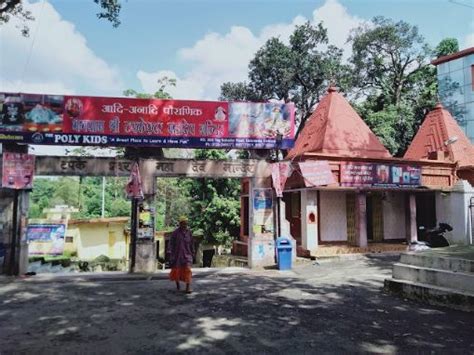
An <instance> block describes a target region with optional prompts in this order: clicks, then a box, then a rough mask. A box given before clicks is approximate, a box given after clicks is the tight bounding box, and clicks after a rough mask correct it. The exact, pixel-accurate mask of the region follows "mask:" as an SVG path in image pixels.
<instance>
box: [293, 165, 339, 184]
mask: <svg viewBox="0 0 474 355" xmlns="http://www.w3.org/2000/svg"><path fill="white" fill-rule="evenodd" d="M299 166H300V170H301V174H302V175H303V179H304V184H305V186H306V187H313V186H323V185H331V184H334V183H335V182H336V180H335V179H334V176H333V174H332V172H331V167H330V166H329V163H328V161H326V160H320V161H308V162H302V163H299Z"/></svg>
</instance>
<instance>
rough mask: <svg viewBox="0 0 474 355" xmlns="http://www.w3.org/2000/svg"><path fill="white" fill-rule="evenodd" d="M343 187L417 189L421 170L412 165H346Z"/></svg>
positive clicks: (342, 169) (342, 177)
mask: <svg viewBox="0 0 474 355" xmlns="http://www.w3.org/2000/svg"><path fill="white" fill-rule="evenodd" d="M341 185H342V186H354V187H363V186H380V187H417V186H420V185H421V168H420V167H419V166H412V165H393V164H371V163H346V164H342V165H341Z"/></svg>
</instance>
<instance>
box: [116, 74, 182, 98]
mask: <svg viewBox="0 0 474 355" xmlns="http://www.w3.org/2000/svg"><path fill="white" fill-rule="evenodd" d="M157 83H158V90H157V91H155V93H153V94H148V93H143V92H137V91H136V90H134V89H127V90H125V91H124V92H123V94H124V95H125V96H132V97H135V98H137V99H172V97H171V95H170V93H169V92H168V91H167V89H168V87H171V86H172V87H174V86H176V79H174V78H168V77H167V76H163V77H161V78H159V79H158V80H157Z"/></svg>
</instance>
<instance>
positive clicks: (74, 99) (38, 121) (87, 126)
mask: <svg viewBox="0 0 474 355" xmlns="http://www.w3.org/2000/svg"><path fill="white" fill-rule="evenodd" d="M294 134H295V124H294V105H293V104H292V103H289V104H281V103H250V102H218V101H185V100H158V99H132V98H113V97H89V96H58V95H35V94H23V93H17V94H14V93H0V142H18V143H20V142H21V143H31V144H52V145H96V146H159V147H182V148H255V149H274V148H280V149H289V148H291V147H292V146H293V143H294Z"/></svg>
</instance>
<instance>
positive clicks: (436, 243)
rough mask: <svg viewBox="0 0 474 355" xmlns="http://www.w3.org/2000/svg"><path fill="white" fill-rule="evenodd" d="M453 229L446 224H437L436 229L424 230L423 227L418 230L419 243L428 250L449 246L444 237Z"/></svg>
mask: <svg viewBox="0 0 474 355" xmlns="http://www.w3.org/2000/svg"><path fill="white" fill-rule="evenodd" d="M452 230H453V227H451V226H450V225H449V224H447V223H439V225H438V227H435V228H431V229H426V228H425V227H424V226H420V228H419V231H420V233H419V242H418V243H417V244H421V245H422V244H424V245H426V246H427V247H429V248H442V247H447V246H449V242H448V240H447V239H446V237H445V236H444V235H445V233H446V232H451V231H452Z"/></svg>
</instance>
